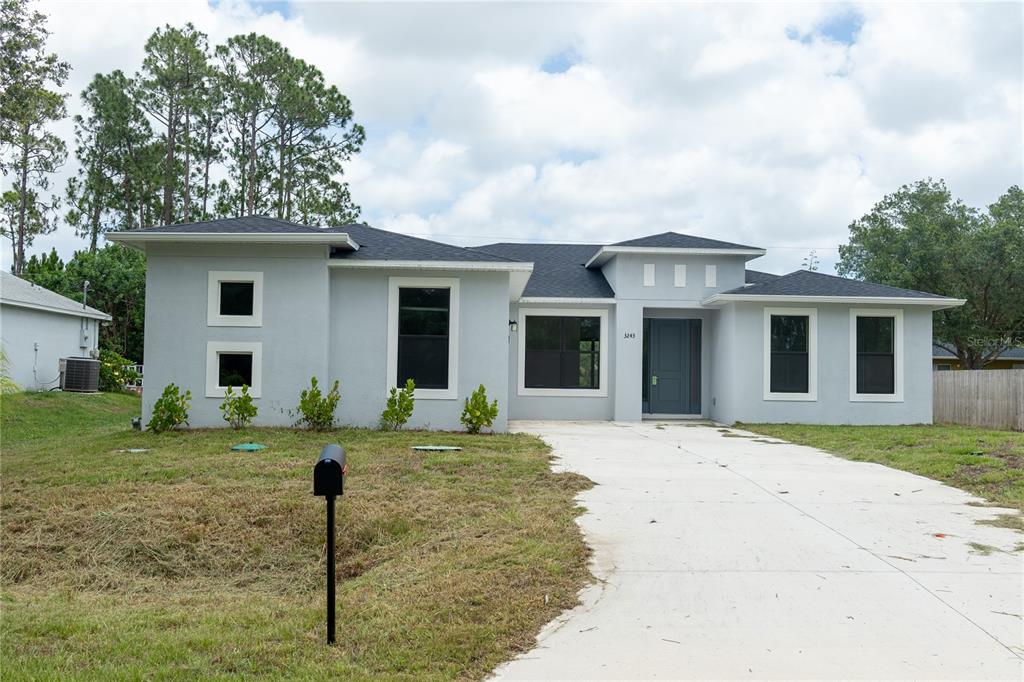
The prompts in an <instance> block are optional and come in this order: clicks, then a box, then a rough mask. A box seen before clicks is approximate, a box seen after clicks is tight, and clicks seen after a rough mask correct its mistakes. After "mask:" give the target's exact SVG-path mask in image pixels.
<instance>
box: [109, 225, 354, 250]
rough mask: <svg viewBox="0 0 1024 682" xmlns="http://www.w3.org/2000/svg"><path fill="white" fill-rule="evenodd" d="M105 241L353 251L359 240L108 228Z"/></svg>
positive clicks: (298, 234)
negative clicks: (301, 246)
mask: <svg viewBox="0 0 1024 682" xmlns="http://www.w3.org/2000/svg"><path fill="white" fill-rule="evenodd" d="M104 236H105V237H106V238H107V240H108V241H112V242H116V243H119V244H124V245H125V246H130V247H132V248H135V249H138V250H139V251H145V246H146V244H149V243H174V242H188V243H204V244H323V245H327V246H337V247H343V248H348V249H351V250H352V251H357V250H358V249H359V244H358V243H356V241H355V240H354V239H352V238H351V237H350V236H349V235H348V234H347V233H345V232H323V233H320V232H316V233H311V232H145V231H137V230H133V231H130V232H108V233H107V234H106V235H104Z"/></svg>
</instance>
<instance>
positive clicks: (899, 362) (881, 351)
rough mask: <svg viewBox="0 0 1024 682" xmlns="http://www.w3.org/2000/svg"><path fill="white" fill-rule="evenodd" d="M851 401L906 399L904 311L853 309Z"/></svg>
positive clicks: (893, 400)
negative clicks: (904, 391)
mask: <svg viewBox="0 0 1024 682" xmlns="http://www.w3.org/2000/svg"><path fill="white" fill-rule="evenodd" d="M850 400H852V401H857V402H902V401H903V311H902V310H885V309H881V308H878V309H871V308H851V309H850Z"/></svg>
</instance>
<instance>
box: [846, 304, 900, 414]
mask: <svg viewBox="0 0 1024 682" xmlns="http://www.w3.org/2000/svg"><path fill="white" fill-rule="evenodd" d="M858 317H892V318H894V323H893V328H894V330H893V364H894V367H893V384H894V385H893V388H894V392H893V393H891V394H890V393H857V318H858ZM849 381H850V402H854V403H902V402H903V309H902V308H888V309H886V308H850V376H849Z"/></svg>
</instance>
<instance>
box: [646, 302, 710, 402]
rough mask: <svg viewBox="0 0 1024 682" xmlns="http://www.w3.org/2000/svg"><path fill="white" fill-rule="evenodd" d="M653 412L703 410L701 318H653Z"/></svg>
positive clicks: (651, 343)
mask: <svg viewBox="0 0 1024 682" xmlns="http://www.w3.org/2000/svg"><path fill="white" fill-rule="evenodd" d="M650 334H651V338H650V344H649V346H648V348H649V351H648V352H649V353H650V361H649V367H650V370H649V372H650V376H649V377H648V381H649V382H650V412H651V413H653V414H700V320H659V319H652V320H650Z"/></svg>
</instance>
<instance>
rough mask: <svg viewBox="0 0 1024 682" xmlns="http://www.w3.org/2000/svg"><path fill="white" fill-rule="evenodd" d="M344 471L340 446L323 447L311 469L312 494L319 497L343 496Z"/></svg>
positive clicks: (343, 453) (342, 452)
mask: <svg viewBox="0 0 1024 682" xmlns="http://www.w3.org/2000/svg"><path fill="white" fill-rule="evenodd" d="M346 469H347V467H346V466H345V450H344V449H342V447H341V446H340V445H333V444H332V445H325V446H324V449H323V450H322V451H321V452H320V459H318V460H317V461H316V465H315V466H314V467H313V494H314V495H320V496H321V497H334V496H335V495H343V494H344V490H345V471H346Z"/></svg>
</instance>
